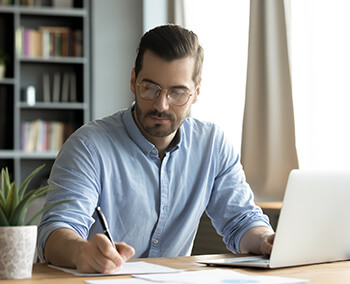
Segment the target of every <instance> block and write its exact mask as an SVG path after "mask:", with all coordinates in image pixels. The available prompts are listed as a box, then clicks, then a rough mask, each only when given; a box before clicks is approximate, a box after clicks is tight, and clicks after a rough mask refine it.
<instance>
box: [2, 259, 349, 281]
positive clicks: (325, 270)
mask: <svg viewBox="0 0 350 284" xmlns="http://www.w3.org/2000/svg"><path fill="white" fill-rule="evenodd" d="M222 257H233V255H232V254H222V255H202V256H189V257H167V258H148V259H134V260H132V261H140V260H142V261H146V262H150V263H155V264H159V265H165V266H169V267H172V268H177V269H185V270H200V269H213V268H212V267H206V266H202V265H200V264H197V263H196V261H199V260H208V259H217V258H222ZM225 269H232V268H225ZM233 269H234V270H235V271H237V272H241V273H246V274H259V275H266V276H268V275H269V276H272V275H275V276H283V277H292V278H303V279H309V280H310V281H309V282H308V283H311V284H315V283H317V284H329V283H337V284H343V283H344V284H345V283H347V284H348V283H350V261H342V262H333V263H325V264H316V265H307V266H299V267H291V268H282V269H272V270H269V269H258V268H257V269H254V268H233ZM126 277H128V276H108V277H107V276H105V277H88V278H84V277H76V276H73V275H71V274H67V273H65V272H62V271H58V270H56V269H53V268H49V267H48V266H47V265H46V264H34V268H33V276H32V279H27V280H3V281H0V283H1V284H5V283H9V284H10V283H12V284H16V283H21V284H26V283H28V284H29V283H45V284H46V283H58V284H59V283H62V284H63V283H64V284H66V283H73V284H74V283H85V282H84V280H87V279H112V278H126Z"/></svg>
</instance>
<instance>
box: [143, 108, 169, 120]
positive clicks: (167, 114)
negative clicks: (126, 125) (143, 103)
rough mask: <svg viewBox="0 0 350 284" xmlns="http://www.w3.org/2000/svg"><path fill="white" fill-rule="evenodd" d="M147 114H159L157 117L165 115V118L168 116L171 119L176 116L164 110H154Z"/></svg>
mask: <svg viewBox="0 0 350 284" xmlns="http://www.w3.org/2000/svg"><path fill="white" fill-rule="evenodd" d="M146 115H147V116H157V117H160V118H161V117H163V118H167V119H170V120H173V119H174V117H173V116H172V115H171V114H169V113H166V112H165V111H163V112H159V111H157V110H153V111H149V112H148V113H147V114H146Z"/></svg>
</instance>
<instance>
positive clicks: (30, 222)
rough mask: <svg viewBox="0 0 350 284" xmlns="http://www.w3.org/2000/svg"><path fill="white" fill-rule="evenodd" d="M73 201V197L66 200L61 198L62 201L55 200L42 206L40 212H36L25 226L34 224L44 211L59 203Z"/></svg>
mask: <svg viewBox="0 0 350 284" xmlns="http://www.w3.org/2000/svg"><path fill="white" fill-rule="evenodd" d="M70 201H72V200H71V199H66V200H61V201H57V202H54V203H52V204H50V205H48V206H46V207H44V208H42V209H41V210H40V211H39V212H38V213H36V214H35V215H34V216H33V217H32V218H31V219H30V220H29V221H28V222H27V223H26V224H25V226H30V225H32V224H33V222H34V221H35V220H36V219H37V218H38V217H39V216H40V215H41V214H43V213H45V212H46V211H48V210H50V209H51V208H53V207H55V206H56V205H58V204H61V203H65V202H70Z"/></svg>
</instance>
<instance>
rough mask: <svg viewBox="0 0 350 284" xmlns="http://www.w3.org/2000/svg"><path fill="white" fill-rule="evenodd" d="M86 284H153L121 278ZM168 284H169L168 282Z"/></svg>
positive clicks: (88, 281) (91, 281) (93, 281)
mask: <svg viewBox="0 0 350 284" xmlns="http://www.w3.org/2000/svg"><path fill="white" fill-rule="evenodd" d="M85 283H86V284H150V283H151V282H149V281H148V280H145V279H139V278H120V279H103V280H85ZM170 283H172V282H170ZM167 284H169V283H168V282H167ZM175 284H176V283H175Z"/></svg>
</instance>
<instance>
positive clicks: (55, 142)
mask: <svg viewBox="0 0 350 284" xmlns="http://www.w3.org/2000/svg"><path fill="white" fill-rule="evenodd" d="M72 133H73V124H72V123H64V122H61V121H44V120H41V119H37V120H34V121H23V122H22V123H21V150H23V151H25V152H45V151H58V150H60V149H61V147H62V145H63V143H64V141H66V139H67V138H68V137H69V136H70V135H71V134H72Z"/></svg>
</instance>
